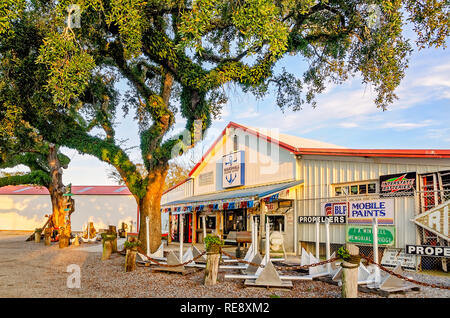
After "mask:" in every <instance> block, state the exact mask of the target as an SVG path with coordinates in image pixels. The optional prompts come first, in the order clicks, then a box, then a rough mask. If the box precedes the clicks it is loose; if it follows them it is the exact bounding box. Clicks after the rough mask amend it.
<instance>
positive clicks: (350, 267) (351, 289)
mask: <svg viewBox="0 0 450 318" xmlns="http://www.w3.org/2000/svg"><path fill="white" fill-rule="evenodd" d="M345 248H346V249H347V250H348V251H349V254H350V258H351V261H352V262H348V261H343V262H342V264H341V266H342V298H357V297H358V267H359V262H358V264H355V262H354V261H353V260H354V259H355V258H357V257H359V247H357V246H356V245H353V244H348V243H347V244H345ZM358 259H359V258H358Z"/></svg>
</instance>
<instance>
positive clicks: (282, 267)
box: [222, 251, 339, 270]
mask: <svg viewBox="0 0 450 318" xmlns="http://www.w3.org/2000/svg"><path fill="white" fill-rule="evenodd" d="M222 253H223V254H224V255H226V256H228V257H230V258H232V259H235V260H237V261H238V263H244V264H248V265H252V266H255V267H261V268H264V267H265V265H262V264H257V263H252V262H248V261H245V260H243V259H240V258H237V257H235V256H233V255H231V254H228V253H227V252H225V251H222ZM338 259H339V258H338V257H335V258H331V259H329V260H326V261H323V262H319V263H314V264H311V265H298V266H274V267H275V268H276V269H279V270H296V269H308V268H310V267H315V266H320V265H324V264H328V263H331V262H334V261H336V260H338Z"/></svg>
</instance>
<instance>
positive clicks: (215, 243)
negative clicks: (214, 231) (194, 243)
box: [205, 234, 224, 251]
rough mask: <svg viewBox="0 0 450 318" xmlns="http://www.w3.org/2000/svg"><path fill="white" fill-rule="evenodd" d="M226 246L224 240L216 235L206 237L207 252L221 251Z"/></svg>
mask: <svg viewBox="0 0 450 318" xmlns="http://www.w3.org/2000/svg"><path fill="white" fill-rule="evenodd" d="M223 245H224V242H223V240H221V239H220V237H218V236H216V235H210V234H208V235H206V237H205V246H206V250H207V251H210V250H211V249H220V248H221V247H222V246H223Z"/></svg>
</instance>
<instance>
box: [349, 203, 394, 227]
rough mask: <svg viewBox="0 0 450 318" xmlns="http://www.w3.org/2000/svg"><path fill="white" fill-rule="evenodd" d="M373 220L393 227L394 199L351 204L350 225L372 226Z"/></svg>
mask: <svg viewBox="0 0 450 318" xmlns="http://www.w3.org/2000/svg"><path fill="white" fill-rule="evenodd" d="M373 218H376V219H377V221H378V224H380V225H393V224H394V199H374V200H362V201H350V202H349V213H348V223H349V224H372V220H373Z"/></svg>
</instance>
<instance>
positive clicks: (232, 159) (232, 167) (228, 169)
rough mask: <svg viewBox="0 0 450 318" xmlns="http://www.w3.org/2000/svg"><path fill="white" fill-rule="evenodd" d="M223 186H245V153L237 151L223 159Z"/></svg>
mask: <svg viewBox="0 0 450 318" xmlns="http://www.w3.org/2000/svg"><path fill="white" fill-rule="evenodd" d="M222 169H223V171H222V172H223V173H222V178H223V179H222V186H223V188H231V187H237V186H242V185H244V184H245V152H244V151H236V152H232V153H230V154H228V155H225V156H223V157H222Z"/></svg>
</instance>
